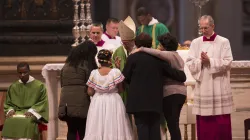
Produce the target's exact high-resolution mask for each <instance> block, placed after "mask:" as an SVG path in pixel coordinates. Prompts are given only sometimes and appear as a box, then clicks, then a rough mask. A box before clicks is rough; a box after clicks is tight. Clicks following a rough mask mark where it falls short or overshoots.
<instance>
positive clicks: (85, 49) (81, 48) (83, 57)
mask: <svg viewBox="0 0 250 140" xmlns="http://www.w3.org/2000/svg"><path fill="white" fill-rule="evenodd" d="M96 53H97V48H96V45H95V44H94V43H93V42H92V41H89V40H87V41H85V42H83V43H81V44H79V45H78V46H77V47H75V48H72V49H71V50H70V52H69V55H68V57H67V59H66V63H68V64H69V66H72V67H75V68H76V67H77V66H78V65H83V64H84V63H88V69H89V70H90V71H92V70H93V69H96V68H97V65H96V62H95V56H96Z"/></svg>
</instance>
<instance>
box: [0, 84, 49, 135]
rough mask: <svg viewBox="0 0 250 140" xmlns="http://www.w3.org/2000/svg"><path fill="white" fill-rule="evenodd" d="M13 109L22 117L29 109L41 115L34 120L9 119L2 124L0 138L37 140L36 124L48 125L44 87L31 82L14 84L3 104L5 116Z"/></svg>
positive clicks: (46, 98) (22, 118)
mask: <svg viewBox="0 0 250 140" xmlns="http://www.w3.org/2000/svg"><path fill="white" fill-rule="evenodd" d="M11 109H13V110H14V111H15V114H16V115H19V114H20V115H23V114H24V113H25V112H27V111H28V110H29V109H33V110H35V112H36V113H38V114H39V115H41V118H40V119H39V120H37V119H35V118H25V117H11V118H7V119H6V120H5V122H4V127H3V131H2V136H3V137H6V138H29V139H34V140H38V139H39V138H38V137H39V130H38V122H43V123H48V112H49V109H48V97H47V92H46V88H45V85H44V84H43V83H42V82H40V81H38V80H33V81H31V82H29V83H26V84H23V83H20V82H19V81H16V82H14V83H13V84H12V85H11V86H10V87H9V89H8V92H7V95H6V100H5V103H4V112H5V114H6V113H7V112H8V111H9V110H11Z"/></svg>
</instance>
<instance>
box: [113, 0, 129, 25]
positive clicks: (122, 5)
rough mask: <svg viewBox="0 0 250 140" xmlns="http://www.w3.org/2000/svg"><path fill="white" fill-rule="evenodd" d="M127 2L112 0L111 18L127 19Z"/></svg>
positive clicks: (124, 0)
mask: <svg viewBox="0 0 250 140" xmlns="http://www.w3.org/2000/svg"><path fill="white" fill-rule="evenodd" d="M126 8H127V6H126V0H110V16H111V17H114V18H117V19H119V20H123V19H124V18H126V15H125V14H126V11H127V10H126Z"/></svg>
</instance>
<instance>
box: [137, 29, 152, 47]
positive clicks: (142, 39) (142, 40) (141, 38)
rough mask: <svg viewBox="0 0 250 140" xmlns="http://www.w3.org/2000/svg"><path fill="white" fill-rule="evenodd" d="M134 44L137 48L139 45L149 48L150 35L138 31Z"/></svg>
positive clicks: (150, 45) (150, 43) (150, 44)
mask: <svg viewBox="0 0 250 140" xmlns="http://www.w3.org/2000/svg"><path fill="white" fill-rule="evenodd" d="M135 45H136V47H137V48H140V47H146V48H151V47H152V37H151V36H150V35H149V34H146V33H140V34H139V35H138V36H137V37H136V38H135Z"/></svg>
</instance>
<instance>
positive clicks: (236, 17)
mask: <svg viewBox="0 0 250 140" xmlns="http://www.w3.org/2000/svg"><path fill="white" fill-rule="evenodd" d="M214 6H215V11H214V13H216V14H214V20H215V23H216V24H215V30H216V32H217V33H218V34H219V35H222V36H224V37H226V38H228V39H229V41H230V44H231V47H232V53H233V57H234V59H235V60H247V59H250V57H249V52H250V47H248V48H247V47H244V46H243V43H242V40H243V37H242V33H243V32H242V26H243V24H242V1H241V0H217V1H214Z"/></svg>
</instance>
